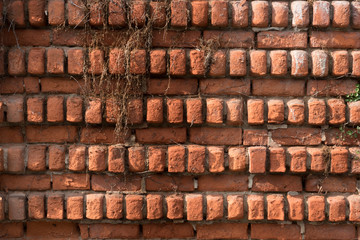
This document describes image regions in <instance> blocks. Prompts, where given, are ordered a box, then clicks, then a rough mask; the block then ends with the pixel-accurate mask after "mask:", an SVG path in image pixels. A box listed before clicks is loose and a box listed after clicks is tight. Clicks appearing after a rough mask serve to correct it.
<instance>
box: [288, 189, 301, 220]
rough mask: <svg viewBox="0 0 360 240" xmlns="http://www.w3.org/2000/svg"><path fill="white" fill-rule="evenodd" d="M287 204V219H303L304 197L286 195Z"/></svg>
mask: <svg viewBox="0 0 360 240" xmlns="http://www.w3.org/2000/svg"><path fill="white" fill-rule="evenodd" d="M287 201H288V204H289V210H288V214H289V216H288V217H289V220H291V221H302V220H303V219H304V197H303V196H302V195H287Z"/></svg>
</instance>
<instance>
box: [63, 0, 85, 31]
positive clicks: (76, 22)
mask: <svg viewBox="0 0 360 240" xmlns="http://www.w3.org/2000/svg"><path fill="white" fill-rule="evenodd" d="M67 10H68V11H67V16H68V24H69V25H70V26H72V27H82V26H84V25H85V22H86V21H87V18H86V16H85V10H86V6H85V5H84V3H83V2H82V1H81V0H72V2H67Z"/></svg>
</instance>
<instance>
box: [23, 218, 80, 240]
mask: <svg viewBox="0 0 360 240" xmlns="http://www.w3.org/2000/svg"><path fill="white" fill-rule="evenodd" d="M77 226H78V225H77V224H76V223H71V222H43V221H42V222H35V221H30V222H27V223H26V229H27V232H26V235H27V237H28V238H29V239H43V238H53V239H54V238H65V239H77V238H79V237H80V236H79V230H78V228H77Z"/></svg>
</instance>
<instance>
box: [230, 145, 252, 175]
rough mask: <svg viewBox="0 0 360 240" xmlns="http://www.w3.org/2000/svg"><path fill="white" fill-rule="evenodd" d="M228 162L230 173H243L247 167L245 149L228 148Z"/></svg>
mask: <svg viewBox="0 0 360 240" xmlns="http://www.w3.org/2000/svg"><path fill="white" fill-rule="evenodd" d="M228 161H229V170H230V171H239V172H243V171H245V170H246V165H247V160H246V151H245V148H243V147H230V148H229V149H228Z"/></svg>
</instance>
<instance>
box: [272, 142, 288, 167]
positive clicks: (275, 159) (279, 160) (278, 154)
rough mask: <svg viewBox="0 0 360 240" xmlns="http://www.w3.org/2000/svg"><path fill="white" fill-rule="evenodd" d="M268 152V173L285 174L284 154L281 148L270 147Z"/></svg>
mask: <svg viewBox="0 0 360 240" xmlns="http://www.w3.org/2000/svg"><path fill="white" fill-rule="evenodd" d="M269 150H270V158H269V160H270V169H269V170H270V172H285V171H286V167H285V161H286V154H285V149H284V148H281V147H271V148H269Z"/></svg>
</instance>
